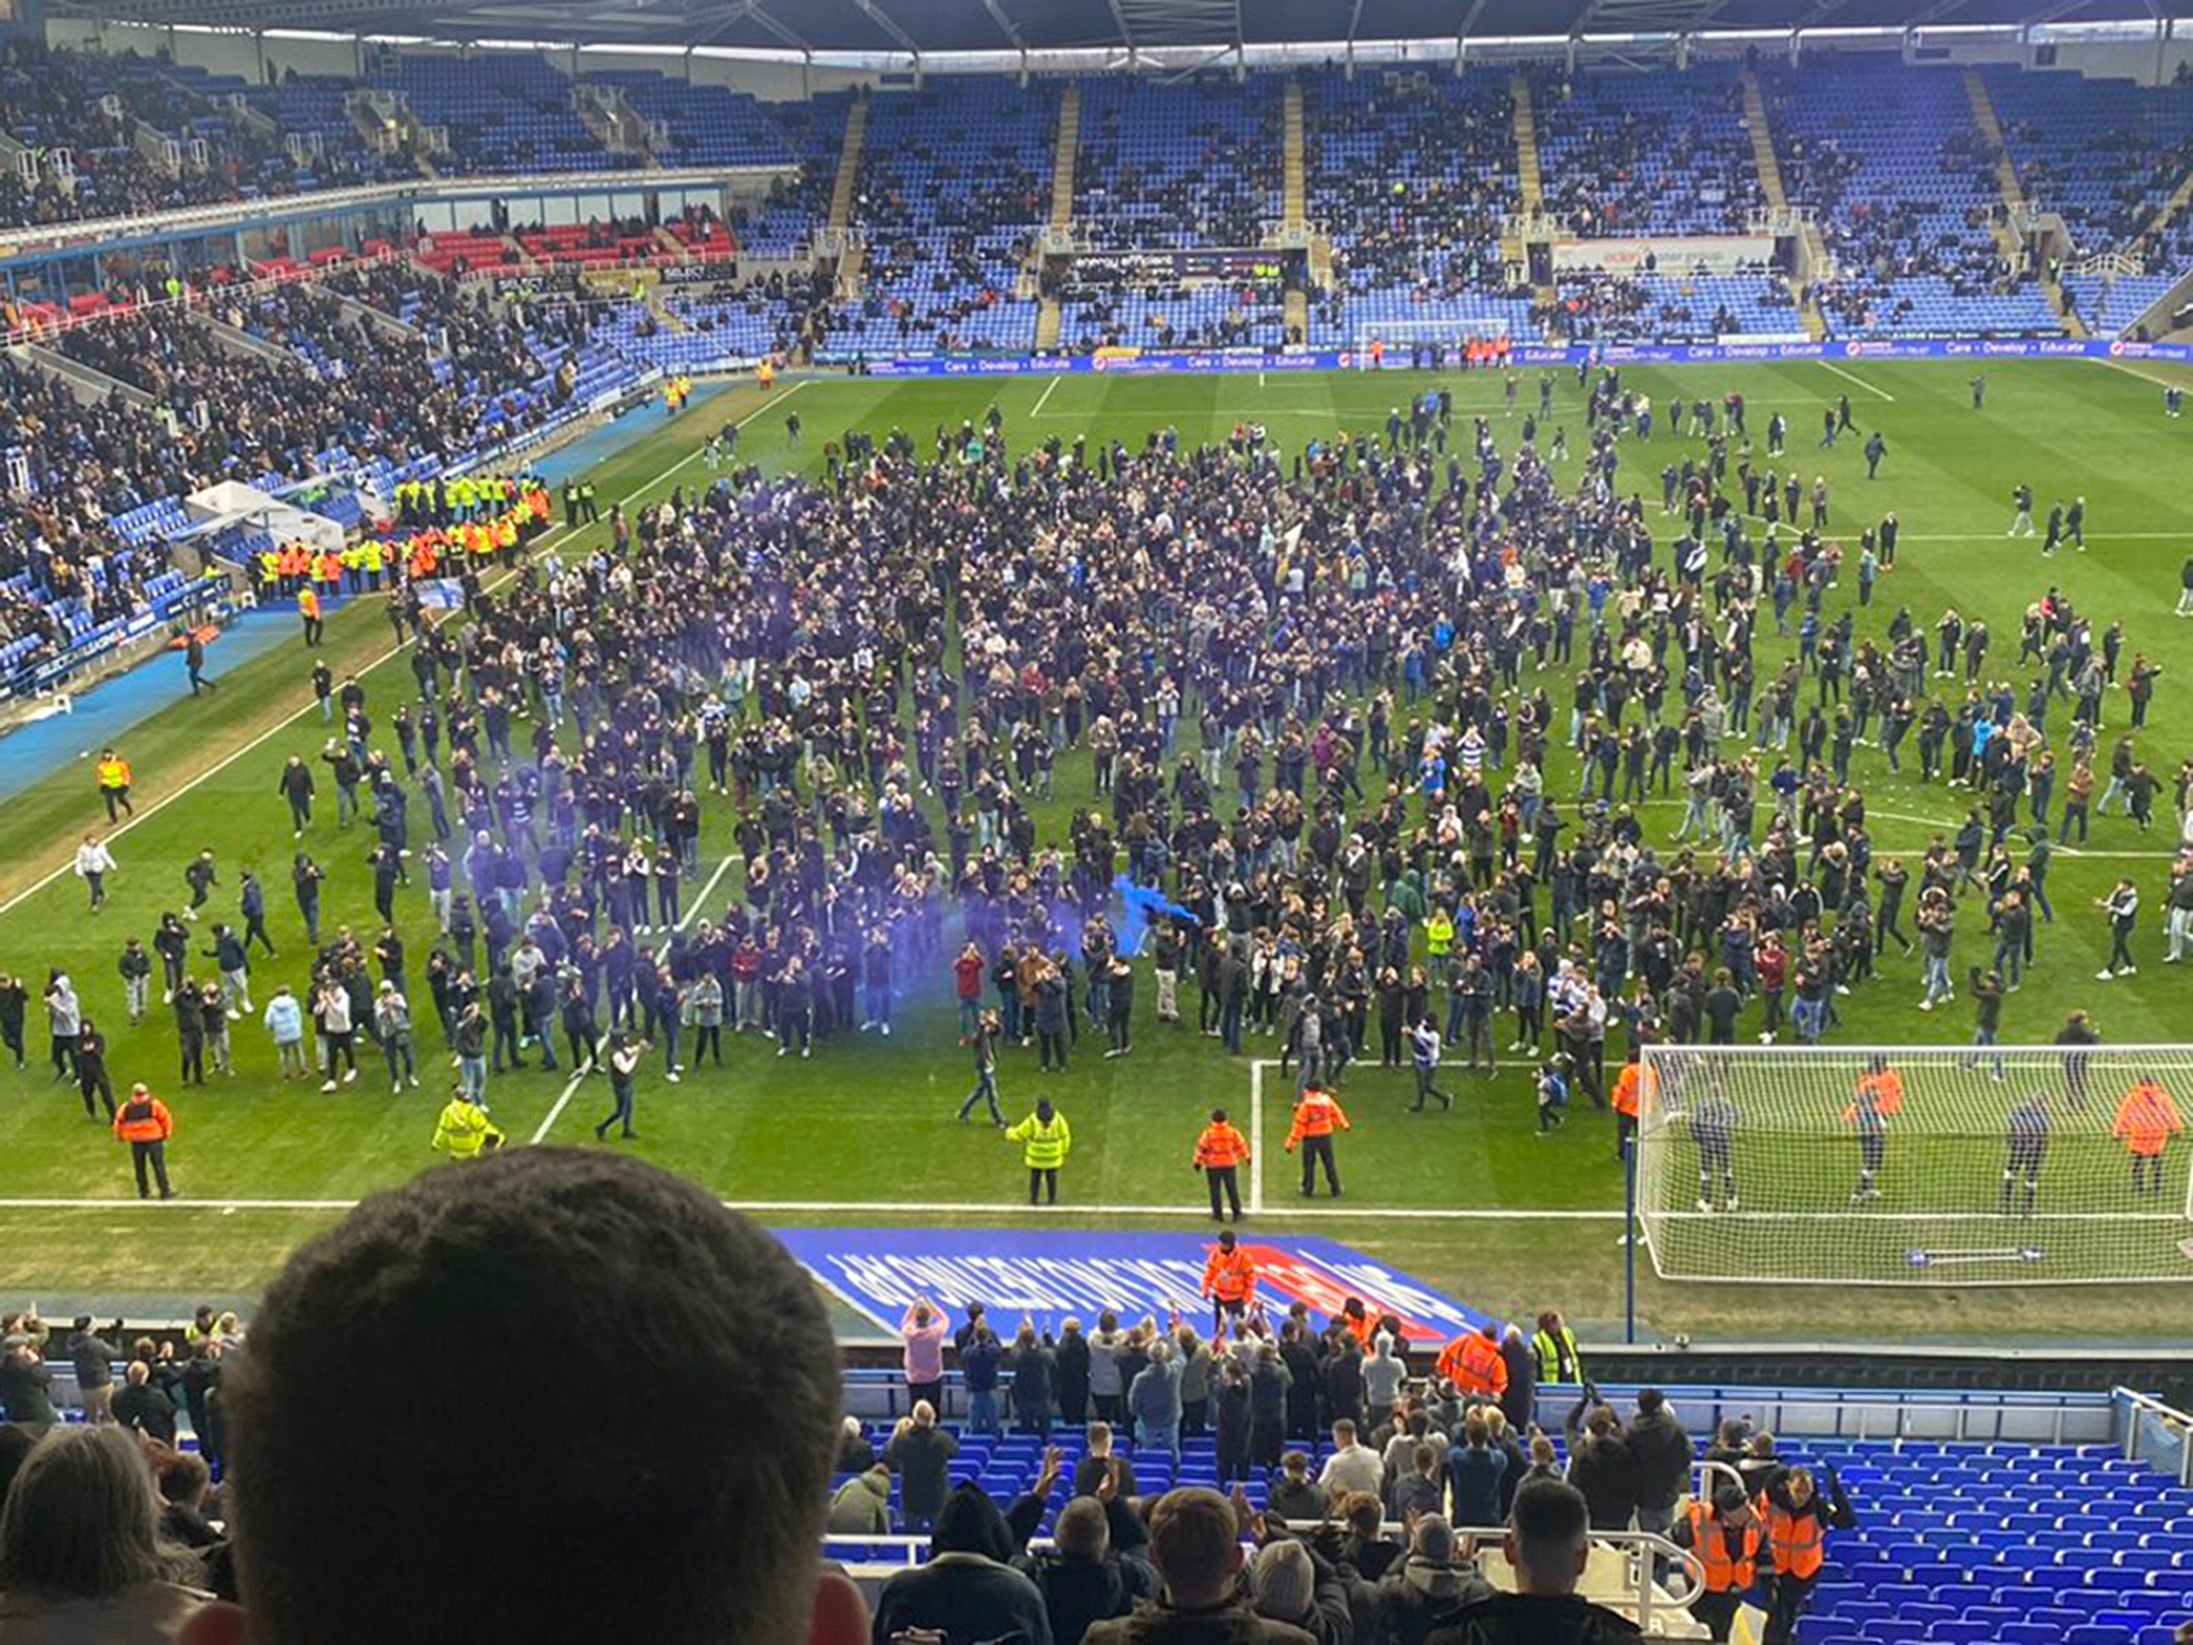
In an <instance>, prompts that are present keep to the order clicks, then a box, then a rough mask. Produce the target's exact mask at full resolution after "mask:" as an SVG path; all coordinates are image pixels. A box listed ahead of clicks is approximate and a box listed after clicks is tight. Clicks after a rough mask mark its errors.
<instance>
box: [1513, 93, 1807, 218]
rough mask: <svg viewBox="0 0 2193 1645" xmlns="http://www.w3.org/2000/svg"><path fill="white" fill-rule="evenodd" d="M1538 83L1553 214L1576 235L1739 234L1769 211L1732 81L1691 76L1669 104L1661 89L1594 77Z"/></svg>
mask: <svg viewBox="0 0 2193 1645" xmlns="http://www.w3.org/2000/svg"><path fill="white" fill-rule="evenodd" d="M1537 79H1538V84H1539V87H1540V90H1539V94H1538V96H1537V98H1536V99H1535V106H1536V111H1537V117H1538V121H1539V134H1540V146H1541V148H1542V149H1543V150H1545V151H1546V153H1547V159H1548V162H1549V164H1548V168H1547V177H1546V188H1545V200H1546V209H1547V210H1548V211H1550V212H1552V213H1553V214H1554V215H1556V216H1558V217H1561V218H1564V219H1566V220H1567V222H1568V223H1569V225H1570V228H1571V232H1573V233H1575V234H1577V235H1579V236H1581V237H1584V238H1587V239H1588V238H1594V237H1597V236H1601V235H1609V236H1616V237H1619V236H1623V235H1634V234H1643V233H1686V234H1741V233H1744V232H1745V231H1746V229H1747V227H1748V225H1749V223H1750V220H1751V219H1752V217H1753V216H1754V215H1756V214H1757V213H1758V212H1760V211H1762V210H1763V209H1765V205H1766V196H1765V192H1764V190H1763V189H1762V188H1761V186H1760V183H1759V175H1758V168H1757V165H1756V163H1755V162H1754V159H1753V156H1752V150H1751V138H1750V136H1749V134H1748V132H1747V131H1746V129H1745V125H1744V100H1743V93H1742V90H1741V89H1740V87H1739V86H1738V84H1737V81H1736V80H1735V78H1734V77H1733V76H1730V75H1725V74H1724V75H1720V76H1718V77H1715V78H1710V79H1709V78H1706V77H1705V76H1704V75H1703V74H1699V75H1693V76H1692V77H1691V80H1692V83H1691V84H1688V85H1683V86H1680V87H1678V86H1676V85H1674V84H1672V83H1671V84H1670V85H1669V86H1667V87H1666V92H1667V93H1668V95H1666V96H1664V97H1663V96H1662V95H1661V88H1660V86H1659V85H1658V83H1657V81H1656V82H1654V83H1653V84H1651V85H1649V86H1646V87H1634V88H1633V87H1630V86H1626V85H1623V84H1622V82H1621V81H1620V79H1619V78H1618V77H1613V76H1595V77H1593V78H1591V79H1589V80H1587V81H1584V82H1582V83H1580V84H1574V85H1567V84H1564V85H1561V86H1559V87H1558V88H1557V87H1555V86H1554V84H1553V83H1552V77H1551V76H1548V75H1543V74H1541V75H1539V76H1537ZM1617 87H1619V88H1620V89H1619V91H1618V92H1617V91H1616V90H1615V88H1617ZM1572 98H1573V99H1574V101H1573V102H1572V101H1571V99H1572ZM1701 104H1703V105H1704V106H1703V107H1701V106H1700V105H1701ZM1571 128H1573V129H1571ZM1564 134H1565V135H1564Z"/></svg>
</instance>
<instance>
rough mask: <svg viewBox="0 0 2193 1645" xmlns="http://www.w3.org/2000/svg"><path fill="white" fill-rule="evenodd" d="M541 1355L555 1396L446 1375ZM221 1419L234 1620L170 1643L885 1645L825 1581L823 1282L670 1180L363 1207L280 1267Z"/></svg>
mask: <svg viewBox="0 0 2193 1645" xmlns="http://www.w3.org/2000/svg"><path fill="white" fill-rule="evenodd" d="M610 1320H615V1321H618V1322H629V1328H628V1329H607V1328H604V1327H603V1325H602V1322H604V1321H610ZM548 1340H553V1341H557V1342H559V1343H560V1344H561V1345H562V1347H561V1349H560V1351H559V1354H558V1358H557V1367H556V1372H557V1374H556V1375H554V1376H542V1377H530V1376H511V1377H489V1378H486V1379H484V1380H483V1379H482V1378H481V1376H480V1372H481V1369H482V1368H481V1367H478V1366H464V1365H458V1364H454V1363H451V1362H450V1359H449V1356H453V1355H456V1354H458V1353H461V1352H463V1351H464V1350H465V1348H466V1345H468V1344H478V1343H495V1344H520V1343H528V1342H542V1341H548ZM574 1389H593V1390H596V1391H598V1392H599V1391H605V1390H622V1391H623V1394H628V1395H629V1396H630V1397H623V1395H622V1394H621V1395H620V1396H619V1397H613V1398H596V1399H591V1400H582V1402H581V1405H580V1406H579V1407H577V1408H574V1406H573V1405H572V1403H571V1399H572V1391H573V1390H574ZM222 1398H223V1401H224V1403H225V1405H226V1406H227V1409H228V1413H229V1423H230V1439H229V1462H230V1470H231V1477H232V1479H233V1485H232V1486H231V1488H230V1502H231V1509H232V1514H233V1519H234V1531H235V1536H236V1540H237V1560H238V1572H239V1588H240V1591H241V1595H242V1600H243V1606H244V1610H243V1612H238V1611H237V1610H235V1609H234V1608H232V1607H228V1606H218V1607H211V1608H209V1609H208V1610H207V1611H205V1612H202V1613H201V1614H200V1615H199V1616H198V1617H196V1618H194V1619H193V1620H192V1622H191V1624H190V1626H189V1627H188V1628H187V1629H186V1630H185V1631H184V1633H183V1634H182V1635H181V1636H180V1640H181V1645H246V1642H248V1645H403V1642H406V1641H428V1640H432V1641H443V1640H449V1641H456V1640H463V1641H465V1642H467V1645H495V1642H497V1641H505V1640H507V1641H511V1642H514V1645H515V1642H521V1641H522V1642H524V1645H538V1642H540V1641H542V1640H550V1639H645V1640H648V1641H650V1642H651V1645H676V1642H683V1641H691V1642H693V1645H703V1642H705V1645H788V1642H793V1645H796V1642H797V1641H801V1640H809V1639H812V1640H813V1641H815V1642H816V1645H853V1642H855V1641H861V1640H865V1639H866V1637H867V1632H868V1630H867V1624H866V1619H865V1616H864V1614H863V1611H862V1608H861V1604H860V1600H859V1596H858V1594H857V1593H856V1592H854V1591H853V1589H852V1587H851V1585H850V1584H849V1583H847V1582H846V1581H845V1580H844V1579H843V1578H842V1577H837V1578H831V1579H827V1580H826V1579H825V1578H824V1577H823V1574H822V1571H821V1566H820V1536H821V1531H822V1517H823V1513H824V1510H825V1508H826V1506H827V1503H828V1500H829V1485H830V1467H831V1460H832V1456H833V1454H834V1451H835V1448H836V1439H837V1432H838V1416H839V1412H840V1409H841V1403H840V1401H841V1394H840V1388H839V1377H838V1359H837V1352H836V1349H835V1346H834V1344H833V1342H832V1339H831V1335H830V1329H829V1326H828V1324H827V1322H826V1321H825V1318H824V1315H823V1311H822V1307H821V1305H820V1303H819V1302H818V1301H817V1300H816V1296H815V1290H814V1287H813V1286H812V1285H811V1284H810V1283H809V1281H808V1279H807V1277H806V1275H805V1274H804V1273H803V1272H802V1271H801V1270H800V1268H799V1267H798V1265H797V1264H795V1263H794V1262H793V1260H792V1259H791V1258H790V1257H789V1256H788V1255H786V1253H785V1252H784V1250H783V1248H782V1247H781V1246H779V1245H778V1244H777V1243H776V1242H775V1241H774V1240H772V1239H771V1238H770V1237H769V1236H768V1235H767V1234H766V1233H764V1232H763V1231H762V1230H761V1229H759V1228H757V1227H756V1226H754V1225H753V1224H752V1223H750V1222H747V1221H746V1220H745V1219H743V1218H741V1217H739V1216H736V1215H734V1214H732V1213H731V1212H728V1211H726V1210H725V1209H724V1208H723V1207H722V1206H721V1205H720V1204H718V1203H717V1202H716V1201H715V1200H714V1199H712V1198H710V1197H709V1196H708V1195H707V1194H706V1193H704V1192H703V1191H702V1190H701V1189H699V1188H697V1187H695V1186H694V1185H693V1184H691V1183H688V1182H685V1181H683V1180H682V1179H680V1178H677V1177H673V1176H671V1175H669V1174H667V1173H666V1172H663V1171H660V1170H657V1169H656V1168H654V1167H653V1166H649V1165H643V1164H641V1163H639V1162H638V1161H635V1160H630V1159H624V1158H619V1157H617V1156H614V1155H609V1154H597V1153H582V1152H580V1151H578V1150H576V1149H552V1148H519V1149H512V1150H510V1151H509V1152H507V1153H502V1154H497V1155H492V1156H490V1157H488V1158H485V1159H483V1160H481V1161H480V1162H478V1163H477V1164H476V1165H474V1166H472V1167H471V1168H469V1169H467V1170H464V1171H440V1172H427V1173H424V1174H422V1175H421V1176H418V1177H416V1178H414V1179H413V1180H412V1181H411V1182H410V1183H409V1184H407V1185H406V1186H404V1187H402V1188H399V1189H396V1190H394V1191H393V1192H390V1193H385V1194H378V1195H375V1196H374V1197H373V1198H371V1199H368V1200H366V1201H365V1202H364V1203H363V1204H361V1205H360V1206H358V1208H357V1209H356V1210H354V1211H352V1212H351V1213H350V1215H349V1216H347V1217H345V1218H344V1219H343V1221H342V1222H341V1223H340V1224H338V1225H337V1226H336V1227H335V1228H334V1229H332V1230H331V1231H330V1232H328V1233H327V1234H324V1235H322V1236H321V1237H320V1238H318V1239H316V1240H314V1241H313V1242H312V1243H310V1244H309V1245H306V1246H304V1247H303V1248H302V1249H300V1250H299V1251H297V1252H296V1253H295V1254H294V1255H293V1256H292V1257H291V1258H290V1260H289V1263H288V1265H287V1266H286V1267H285V1268H284V1269H283V1271H282V1273H281V1275H280V1277H279V1278H277V1279H276V1280H275V1282H274V1284H273V1286H272V1287H271V1288H270V1289H269V1290H268V1292H267V1294H266V1301H265V1303H264V1305H263V1306H262V1308H261V1310H260V1312H259V1314H258V1317H257V1318H256V1319H255V1320H254V1322H253V1325H252V1332H251V1352H250V1353H249V1354H248V1355H247V1356H244V1357H243V1358H242V1359H241V1361H240V1363H239V1364H238V1366H237V1368H236V1369H235V1370H234V1371H233V1372H232V1373H231V1374H230V1375H228V1376H225V1377H224V1378H223V1380H222ZM575 1409H576V1410H577V1412H578V1415H579V1420H577V1421H574V1420H572V1418H573V1415H574V1410H575Z"/></svg>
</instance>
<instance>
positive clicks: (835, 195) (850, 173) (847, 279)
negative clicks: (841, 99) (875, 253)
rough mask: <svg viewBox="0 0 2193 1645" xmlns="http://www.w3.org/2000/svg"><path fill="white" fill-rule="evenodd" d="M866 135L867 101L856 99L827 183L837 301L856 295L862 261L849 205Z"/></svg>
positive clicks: (855, 191) (856, 184)
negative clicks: (835, 254)
mask: <svg viewBox="0 0 2193 1645" xmlns="http://www.w3.org/2000/svg"><path fill="white" fill-rule="evenodd" d="M867 135H868V99H867V98H865V97H858V98H855V99H854V100H853V106H852V108H851V109H849V110H848V111H847V113H846V116H845V139H844V141H843V142H841V143H840V144H839V145H838V169H837V174H836V175H835V176H834V177H833V178H832V179H831V181H830V232H831V236H832V238H833V240H834V241H835V243H836V244H837V245H838V246H840V247H841V248H842V249H841V250H840V251H839V252H838V270H837V289H838V300H839V301H840V302H851V301H852V300H853V299H854V298H856V297H858V296H859V295H860V281H861V274H862V272H863V270H864V268H865V267H866V258H865V256H864V255H863V249H862V247H861V244H860V242H859V241H858V240H857V239H856V238H855V237H854V236H853V235H852V233H851V232H850V231H851V228H852V223H853V205H854V201H855V199H856V197H857V196H858V194H859V192H860V149H861V143H862V141H863V140H864V139H865V138H866V136H867Z"/></svg>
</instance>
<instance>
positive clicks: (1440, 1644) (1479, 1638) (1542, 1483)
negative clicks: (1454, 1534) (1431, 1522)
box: [1427, 1479, 1644, 1645]
mask: <svg viewBox="0 0 2193 1645" xmlns="http://www.w3.org/2000/svg"><path fill="white" fill-rule="evenodd" d="M1501 1546H1502V1548H1503V1549H1504V1550H1505V1551H1506V1553H1507V1556H1508V1564H1509V1565H1510V1566H1511V1567H1513V1569H1514V1571H1515V1584H1516V1591H1515V1592H1514V1593H1512V1594H1493V1595H1491V1596H1489V1597H1488V1598H1484V1599H1479V1600H1476V1601H1474V1602H1472V1603H1470V1604H1467V1605H1465V1606H1463V1607H1462V1608H1461V1609H1460V1610H1459V1611H1457V1612H1455V1614H1454V1616H1453V1618H1452V1620H1451V1621H1449V1622H1448V1623H1447V1624H1445V1625H1444V1626H1442V1627H1440V1628H1439V1629H1438V1630H1437V1631H1435V1632H1434V1633H1433V1634H1432V1635H1431V1636H1430V1639H1429V1640H1428V1641H1427V1645H1610V1642H1612V1641H1616V1640H1629V1639H1642V1638H1643V1637H1644V1635H1643V1634H1642V1633H1641V1632H1640V1631H1639V1629H1638V1626H1637V1624H1636V1623H1634V1622H1632V1621H1630V1619H1629V1618H1628V1617H1626V1616H1623V1615H1622V1614H1620V1613H1619V1612H1617V1611H1610V1610H1608V1609H1607V1608H1606V1607H1605V1606H1603V1605H1594V1604H1592V1603H1591V1602H1590V1601H1589V1600H1586V1599H1580V1598H1578V1597H1577V1593H1576V1585H1577V1583H1578V1582H1579V1581H1580V1580H1581V1579H1582V1578H1583V1575H1584V1567H1585V1565H1586V1564H1587V1563H1589V1562H1590V1559H1591V1529H1590V1524H1589V1518H1588V1515H1587V1514H1586V1511H1585V1508H1584V1497H1583V1493H1582V1492H1580V1491H1578V1490H1577V1489H1576V1487H1575V1486H1573V1485H1570V1484H1568V1483H1567V1482H1565V1481H1562V1480H1552V1479H1534V1480H1531V1481H1529V1482H1528V1483H1526V1484H1525V1485H1524V1486H1523V1487H1522V1489H1520V1490H1518V1491H1517V1492H1516V1493H1515V1507H1514V1509H1513V1511H1512V1512H1511V1513H1510V1515H1509V1517H1508V1530H1507V1535H1506V1536H1505V1537H1504V1538H1503V1539H1502V1541H1501Z"/></svg>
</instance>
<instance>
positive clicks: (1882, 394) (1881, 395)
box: [1820, 360, 1896, 405]
mask: <svg viewBox="0 0 2193 1645" xmlns="http://www.w3.org/2000/svg"><path fill="white" fill-rule="evenodd" d="M1820 369H1821V370H1822V371H1832V372H1834V373H1835V375H1836V376H1838V377H1840V378H1842V379H1843V381H1844V382H1846V383H1856V384H1857V385H1858V386H1859V387H1860V388H1862V389H1864V390H1865V391H1866V392H1867V393H1868V394H1871V395H1872V396H1874V397H1875V398H1876V399H1881V400H1886V401H1888V402H1889V403H1890V404H1891V405H1893V404H1895V402H1896V396H1895V395H1893V394H1891V393H1889V391H1888V390H1887V389H1885V388H1875V387H1874V386H1873V385H1872V384H1871V383H1869V382H1867V381H1866V380H1865V379H1864V378H1863V377H1861V376H1859V375H1858V374H1857V373H1856V372H1853V371H1845V370H1844V369H1843V368H1842V367H1841V366H1839V365H1837V364H1836V363H1835V362H1834V361H1833V360H1822V361H1821V362H1820Z"/></svg>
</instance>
